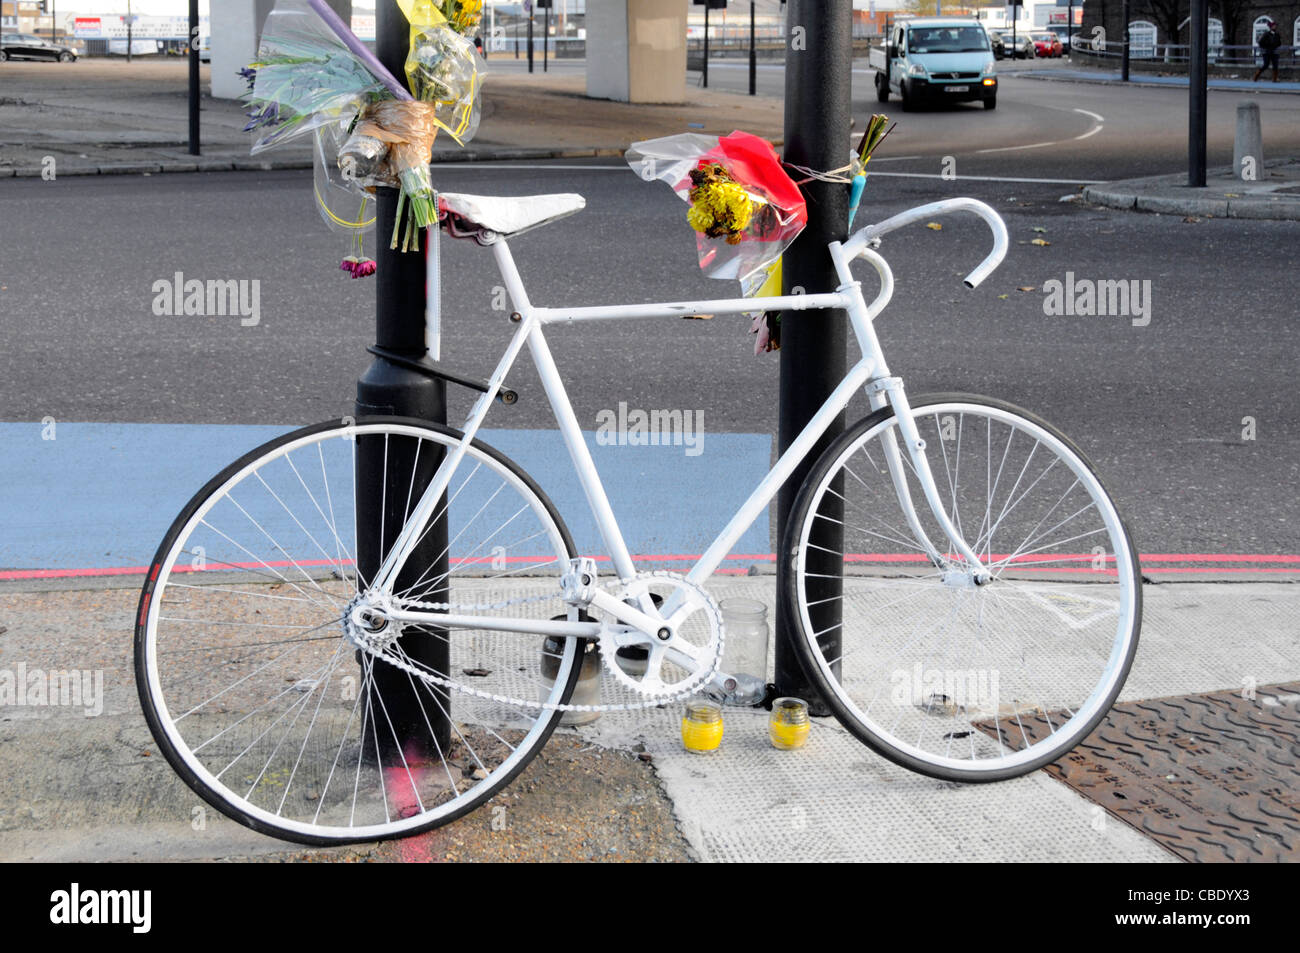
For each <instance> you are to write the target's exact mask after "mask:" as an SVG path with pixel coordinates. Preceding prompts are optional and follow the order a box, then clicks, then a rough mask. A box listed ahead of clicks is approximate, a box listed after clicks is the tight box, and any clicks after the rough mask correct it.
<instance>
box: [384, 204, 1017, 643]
mask: <svg viewBox="0 0 1300 953" xmlns="http://www.w3.org/2000/svg"><path fill="white" fill-rule="evenodd" d="M958 211H964V212H972V213H974V214H976V215H978V216H979V217H981V218H983V219H984V220H985V221H986V222H987V223H988V225H989V227H990V229H991V230H992V231H993V237H994V246H993V250H992V252H991V253H990V254H989V255H988V257H987V258H985V259H984V261H983V262H981V263H980V265H979V266H978V267H976V269H975V270H974V271H972V272H971V273H970V274H969V275H968V276H967V277H966V279H965V283H966V285H967V286H968V287H971V288H973V287H975V286H976V285H978V284H979V283H980V282H981V281H983V280H984V278H986V277H987V276H988V275H989V274H990V273H991V272H992V271H993V270H994V269H995V268H996V267H997V266H998V264H1000V263H1001V261H1002V258H1003V257H1004V256H1005V254H1006V250H1007V245H1008V241H1007V232H1006V226H1005V225H1004V224H1003V222H1002V219H1001V218H1000V217H999V216H998V214H997V213H996V212H995V211H994V210H993V209H992V208H990V207H989V206H987V205H985V204H984V203H983V202H979V201H977V200H975V199H969V198H958V199H947V200H944V201H940V202H933V203H930V204H928V205H922V206H919V207H917V208H914V209H910V210H909V211H906V212H903V213H901V214H899V215H896V216H894V217H892V218H889V219H886V220H884V221H882V222H878V223H877V224H875V225H871V226H868V227H866V228H864V229H861V230H860V231H858V232H857V233H855V234H854V235H853V236H852V237H851V238H850V239H849V240H848V241H846V242H843V243H841V242H832V243H831V244H830V245H829V246H828V251H829V253H830V256H831V259H832V261H833V262H834V265H835V271H836V275H837V276H838V277H839V280H840V285H839V287H837V288H836V289H835V290H834V291H832V292H828V293H821V294H798V295H781V296H775V297H761V298H724V299H716V300H701V301H674V302H660V303H651V304H636V305H611V306H599V307H574V308H546V307H538V306H535V305H534V304H533V303H532V302H531V301H530V300H529V298H528V292H527V290H526V289H525V288H524V284H523V280H522V279H521V278H520V276H519V272H518V270H517V268H516V267H515V262H514V258H513V256H512V255H511V253H510V247H509V244H508V242H507V241H506V240H505V239H503V238H498V239H496V240H495V241H493V242H492V243H491V245H490V247H491V248H492V250H493V253H494V255H495V258H496V263H497V267H498V269H499V271H500V273H501V277H502V279H503V280H504V282H505V287H506V290H507V292H508V294H509V295H510V300H511V302H512V304H513V306H514V309H515V314H514V315H512V318H514V320H516V321H517V323H518V325H519V327H518V329H517V330H516V331H515V333H514V335H513V336H512V338H511V340H510V343H509V345H508V346H507V348H506V350H505V353H504V354H503V355H502V357H501V359H500V361H498V363H497V366H496V369H495V370H494V371H493V373H492V377H491V379H490V381H489V386H488V390H487V392H486V393H484V394H482V395H481V396H480V397H479V399H478V400H477V401H476V402H475V404H474V406H473V407H472V408H471V410H470V413H469V415H468V416H467V418H466V421H465V424H464V426H463V427H462V428H461V429H462V430H463V432H464V435H465V436H464V439H463V440H462V441H461V443H460V445H459V446H458V447H457V448H456V449H455V450H454V451H452V452H451V453H449V454H447V456H446V458H445V459H444V460H443V462H442V464H441V465H440V467H439V468H438V470H437V472H436V473H435V474H434V476H433V478H432V480H431V481H430V483H429V485H428V486H427V487H426V489H425V490H424V492H423V494H422V496H421V498H420V500H419V502H418V503H417V505H416V506H415V508H414V509H413V510H412V512H411V516H410V518H409V519H408V521H407V524H406V526H405V527H404V528H403V530H402V532H401V534H400V535H399V536H398V538H397V540H396V541H395V542H394V544H393V547H392V549H391V550H390V551H389V554H388V556H387V558H386V559H385V560H384V563H383V565H382V566H381V567H380V569H379V571H378V573H377V574H376V576H375V579H374V580H373V582H372V586H371V591H372V592H376V593H378V594H379V596H381V597H382V598H384V599H385V600H386V601H388V600H390V598H391V596H392V595H393V587H394V584H395V581H396V579H397V578H398V575H399V573H400V572H401V570H402V568H403V566H404V564H405V562H406V560H407V559H408V558H409V556H410V554H411V552H412V551H413V550H414V548H415V546H416V544H417V542H418V540H419V539H420V536H421V534H422V533H423V531H424V528H425V526H426V524H427V523H428V521H429V520H430V519H431V518H433V516H434V514H435V511H436V508H437V506H438V502H439V500H440V498H441V497H442V496H443V494H444V492H445V491H446V489H447V487H448V485H449V483H450V481H451V477H452V474H453V473H454V472H455V470H456V468H457V467H458V466H459V464H460V461H461V459H462V458H463V457H464V454H465V448H466V447H467V446H468V444H469V442H470V441H471V440H473V439H474V436H475V435H476V434H477V433H478V431H479V429H480V427H481V426H482V423H483V420H484V418H485V417H486V416H487V411H488V409H489V407H490V406H491V404H492V401H493V400H494V399H495V397H496V395H497V393H498V391H499V390H500V389H501V387H502V384H503V382H504V381H505V377H506V374H507V373H508V372H509V370H510V368H511V367H512V366H513V365H514V362H515V360H516V359H517V358H518V356H519V353H520V351H521V350H522V349H523V347H524V345H525V344H526V345H527V346H528V349H529V353H530V355H531V357H532V359H533V362H534V364H535V365H536V367H537V371H538V374H539V376H540V378H541V382H542V387H543V389H544V390H545V392H546V396H547V398H548V400H549V401H550V404H551V409H552V412H553V413H554V415H555V419H556V422H557V424H558V425H559V428H560V434H561V436H562V437H563V440H564V444H565V447H566V449H567V450H568V453H569V457H570V460H571V461H572V463H573V467H574V470H575V472H576V474H577V476H578V480H579V482H580V484H581V486H582V488H583V491H584V493H585V495H586V498H587V503H588V506H589V507H590V508H591V511H592V514H593V516H594V517H595V519H596V525H597V527H598V529H599V532H600V536H601V540H602V542H603V543H604V547H605V551H606V554H607V555H608V556H609V558H610V560H611V561H612V565H613V569H614V572H615V573H616V575H617V576H618V577H620V578H629V577H631V576H633V575H634V574H635V572H636V567H635V565H634V563H633V560H632V555H631V553H630V552H629V550H628V548H627V543H626V542H625V540H624V538H623V534H622V531H621V530H620V529H619V525H618V520H617V518H616V517H615V515H614V512H613V509H612V508H611V506H610V503H609V499H608V497H607V496H606V493H605V488H604V486H603V484H602V483H601V480H600V475H599V473H598V472H597V471H596V467H595V464H594V462H593V461H592V458H591V453H590V451H589V450H588V449H587V445H586V442H585V441H584V439H583V436H582V429H581V427H580V425H579V423H578V419H577V416H576V415H575V414H574V411H573V407H572V405H571V404H570V402H569V398H568V393H567V391H566V390H565V387H564V382H563V381H562V380H561V378H560V373H559V371H558V369H557V368H556V366H555V361H554V360H553V358H552V356H551V352H550V349H549V347H548V346H547V343H546V339H545V336H544V334H543V329H544V328H545V327H546V326H547V325H550V324H559V323H573V322H577V321H596V320H624V319H633V318H667V317H680V316H682V315H686V314H699V313H708V314H741V313H744V312H753V311H786V312H790V311H806V310H815V309H826V308H830V309H842V310H844V311H846V312H847V313H848V317H849V322H850V324H851V326H852V328H853V332H854V335H855V337H856V338H857V341H858V345H859V348H860V350H861V356H860V358H859V359H858V361H857V362H856V363H855V364H854V365H853V366H852V367H851V368H850V369H849V371H848V372H847V373H846V374H845V376H844V378H843V379H842V380H841V381H840V383H839V385H838V386H837V387H836V388H835V389H834V391H832V393H831V394H830V396H829V397H828V398H827V399H826V401H825V403H823V405H822V406H821V408H820V409H819V410H818V411H817V413H816V414H815V415H814V416H813V418H812V420H810V421H809V422H808V424H807V426H806V427H805V428H804V429H803V431H802V432H801V433H800V434H799V435H798V437H796V438H795V440H794V441H793V443H791V444H790V446H789V447H788V448H787V449H786V450H785V452H784V453H783V454H781V457H780V459H778V460H777V461H776V464H775V465H774V466H773V467H772V469H771V470H770V471H769V472H768V474H767V475H766V476H765V477H764V478H763V479H762V481H760V483H759V484H758V486H757V487H755V488H754V490H753V492H752V493H751V494H750V496H749V498H748V499H747V500H746V501H745V503H744V504H743V505H742V506H741V507H740V509H739V510H738V511H737V512H736V514H735V515H734V516H733V517H732V518H731V520H730V521H729V522H728V523H727V524H726V526H725V527H723V529H722V530H721V531H720V532H719V533H718V536H717V537H716V538H715V539H714V541H713V542H712V543H711V544H710V545H709V546H708V548H707V549H706V551H705V552H704V553H703V554H702V555H701V556H700V558H699V559H698V560H697V561H696V562H695V564H694V565H693V566H692V567H691V569H690V570H689V571H688V572H687V574H686V579H687V581H689V582H691V583H694V584H696V585H703V584H704V582H705V581H706V580H707V579H708V578H709V577H710V576H712V574H713V572H714V571H715V570H716V569H717V568H718V566H719V565H721V563H722V562H723V560H724V559H725V558H726V557H727V554H728V553H729V552H730V551H731V548H732V547H733V546H734V545H735V544H736V542H737V541H738V540H739V539H740V537H741V536H742V535H743V534H744V532H745V530H746V529H747V528H748V527H749V525H750V524H751V523H753V521H754V520H755V518H757V516H758V515H759V514H760V513H761V512H762V511H763V510H764V509H765V508H766V507H767V505H768V504H769V503H770V502H771V500H772V498H773V497H774V496H775V495H776V493H777V492H778V491H779V489H780V488H781V486H782V485H783V484H784V483H785V481H786V480H787V479H789V477H790V475H791V473H793V472H794V470H795V468H796V467H797V466H798V464H799V463H800V462H801V461H802V460H803V459H804V458H805V457H806V456H807V454H808V453H809V451H810V450H811V449H812V447H813V446H814V445H815V444H816V442H817V441H818V440H819V439H820V438H821V437H822V435H823V434H825V432H826V430H827V429H828V428H829V427H830V425H831V422H832V421H833V420H834V418H835V417H836V416H837V415H838V414H839V413H840V411H842V410H843V409H844V408H845V407H846V406H847V405H848V403H849V401H850V399H851V398H852V396H853V394H854V393H856V392H857V391H858V390H859V388H865V389H866V393H867V397H868V400H869V402H870V405H871V407H872V409H873V410H876V409H879V408H881V407H883V406H885V405H886V404H888V405H889V406H890V407H891V408H892V409H893V411H894V413H895V415H896V419H897V420H898V432H899V433H901V435H902V437H903V441H904V443H905V444H906V450H907V454H908V458H909V459H910V460H911V463H912V468H913V470H914V472H915V474H916V476H917V478H918V481H919V483H920V485H921V487H922V489H923V492H924V494H925V499H926V503H927V504H928V507H929V509H930V511H931V513H932V514H933V515H934V517H935V519H936V521H937V522H938V524H939V526H940V528H941V529H942V530H943V532H944V533H945V535H946V536H947V537H948V540H949V542H950V543H951V544H952V550H953V551H955V552H958V553H960V554H961V555H962V557H963V558H964V559H965V560H966V564H967V566H968V567H970V571H972V572H973V573H974V574H975V578H976V581H977V582H978V581H980V576H981V575H984V576H985V578H987V571H986V570H985V568H984V565H983V563H982V562H981V561H980V559H979V557H978V556H977V555H976V554H975V552H974V551H973V549H972V548H971V546H970V544H969V543H967V542H966V540H965V539H963V538H962V536H961V534H960V533H959V532H958V531H957V528H956V526H954V525H953V523H952V521H951V519H950V518H949V515H948V513H947V510H946V509H945V507H944V504H943V501H942V499H941V496H940V491H939V489H938V486H937V484H936V482H935V480H934V477H933V475H932V474H931V472H930V468H929V465H928V463H927V461H926V455H925V442H924V441H923V440H922V439H921V438H920V435H919V433H918V431H917V429H916V425H915V422H914V421H913V420H912V416H911V408H910V405H909V404H908V402H907V397H906V395H905V394H904V392H903V385H902V381H901V380H900V379H899V378H896V377H892V376H890V373H889V368H888V365H887V364H886V362H885V358H884V354H883V353H882V351H881V347H880V342H879V340H878V339H877V337H876V333H875V329H874V327H873V324H872V322H873V321H874V319H875V317H876V316H877V315H878V314H880V312H881V311H883V310H884V308H885V307H886V305H888V304H889V301H890V299H891V298H892V297H893V293H894V279H893V273H892V272H891V270H890V268H889V265H888V263H887V262H886V261H885V259H884V258H883V257H881V256H880V255H879V254H878V253H877V252H876V251H875V250H874V249H873V247H871V246H872V244H873V243H874V241H875V240H876V239H877V238H879V237H880V236H882V235H884V234H886V233H888V232H891V231H893V230H895V229H897V228H901V227H902V226H904V225H907V224H909V223H911V222H914V221H917V220H918V219H921V218H928V217H932V216H938V215H943V214H945V213H949V212H958ZM858 258H865V259H866V260H867V261H868V262H869V263H870V264H871V265H872V266H873V268H874V269H875V271H876V273H877V274H878V275H879V278H880V291H879V292H878V293H877V295H876V297H875V298H874V299H873V300H872V301H871V302H870V303H868V302H867V301H866V299H865V298H864V297H863V295H862V288H861V283H860V282H858V281H856V280H855V279H854V278H853V276H852V274H851V272H850V270H849V266H850V265H851V264H852V262H853V261H855V260H856V259H858ZM432 338H433V335H431V339H432ZM885 452H886V459H887V464H888V469H889V472H890V475H891V477H892V479H893V482H894V486H895V491H896V493H897V496H898V500H899V505H900V507H901V509H902V511H903V514H904V516H905V518H906V520H907V523H908V525H909V527H910V528H911V530H912V532H913V533H915V534H916V538H917V540H918V542H920V543H921V544H922V546H923V548H924V549H925V550H926V552H927V554H928V555H929V557H930V559H931V561H932V562H933V563H934V564H935V565H936V566H939V567H943V566H944V565H945V563H946V560H945V557H944V556H943V552H944V551H945V550H943V549H940V548H939V547H937V546H935V544H934V543H933V542H932V541H931V540H930V539H929V537H928V536H927V535H926V533H925V531H924V530H923V529H922V527H921V522H920V518H919V516H918V514H917V510H916V505H915V503H914V501H913V499H912V496H911V492H910V490H909V488H908V483H907V480H906V479H905V471H904V469H903V468H904V462H903V454H902V450H901V449H900V448H899V447H898V445H897V440H896V439H895V434H894V432H893V431H890V432H889V434H888V435H887V440H886V443H885ZM626 609H627V616H628V618H626V619H623V618H621V614H620V613H619V612H618V610H615V612H616V614H620V621H622V622H626V623H629V624H632V625H634V626H635V627H638V628H640V627H642V626H644V621H645V620H644V619H643V618H637V617H640V616H641V613H639V612H637V611H636V610H635V609H633V608H632V607H626ZM386 614H388V615H389V616H390V617H391V618H392V619H393V620H394V621H397V622H400V623H426V624H428V623H433V624H437V625H440V626H445V627H450V628H458V627H464V628H477V629H490V630H496V631H507V632H526V633H530V634H540V635H556V636H573V637H587V638H592V637H596V636H597V635H599V633H600V631H601V626H600V625H599V624H598V623H591V622H578V621H569V622H564V621H549V622H548V621H539V620H535V619H523V618H508V617H480V616H465V615H455V614H447V613H430V612H417V611H411V610H404V609H399V608H396V607H392V606H390V607H389V608H388V609H387V610H386ZM638 623H639V624H638Z"/></svg>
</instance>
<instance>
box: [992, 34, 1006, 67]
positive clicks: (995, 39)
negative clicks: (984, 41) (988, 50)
mask: <svg viewBox="0 0 1300 953" xmlns="http://www.w3.org/2000/svg"><path fill="white" fill-rule="evenodd" d="M987 32H988V35H989V46H991V47H993V58H994V59H995V60H1004V59H1006V58H1007V44H1006V41H1005V40H1003V39H1002V34H1001V33H999V32H998V31H997V30H989V31H987Z"/></svg>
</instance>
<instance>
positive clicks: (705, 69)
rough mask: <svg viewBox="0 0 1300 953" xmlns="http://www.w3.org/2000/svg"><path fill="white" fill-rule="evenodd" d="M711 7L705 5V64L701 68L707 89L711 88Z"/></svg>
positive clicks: (702, 81)
mask: <svg viewBox="0 0 1300 953" xmlns="http://www.w3.org/2000/svg"><path fill="white" fill-rule="evenodd" d="M709 7H710V4H708V3H706V4H705V5H704V63H703V64H702V66H701V68H702V70H703V73H702V75H701V85H703V87H704V88H705V89H708V88H709Z"/></svg>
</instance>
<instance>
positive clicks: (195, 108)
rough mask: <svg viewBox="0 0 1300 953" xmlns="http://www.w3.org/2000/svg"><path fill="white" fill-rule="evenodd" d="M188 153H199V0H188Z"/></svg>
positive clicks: (194, 154)
mask: <svg viewBox="0 0 1300 953" xmlns="http://www.w3.org/2000/svg"><path fill="white" fill-rule="evenodd" d="M189 26H190V42H189V49H188V50H186V52H185V55H186V57H188V59H189V61H190V155H192V156H196V155H198V154H199V45H200V39H199V0H190V23H189Z"/></svg>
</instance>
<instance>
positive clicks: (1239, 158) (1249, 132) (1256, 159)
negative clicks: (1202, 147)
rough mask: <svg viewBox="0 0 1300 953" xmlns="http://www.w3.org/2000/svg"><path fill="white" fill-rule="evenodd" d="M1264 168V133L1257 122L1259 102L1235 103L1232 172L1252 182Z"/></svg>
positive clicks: (1244, 180)
mask: <svg viewBox="0 0 1300 953" xmlns="http://www.w3.org/2000/svg"><path fill="white" fill-rule="evenodd" d="M1263 168H1264V133H1263V131H1262V130H1261V128H1260V124H1259V103H1255V102H1240V103H1237V138H1236V140H1235V142H1234V144H1233V147H1232V174H1233V175H1234V176H1235V177H1236V178H1238V179H1241V180H1242V181H1243V182H1254V181H1255V180H1257V179H1258V178H1259V176H1260V173H1261V172H1262V171H1263Z"/></svg>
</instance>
